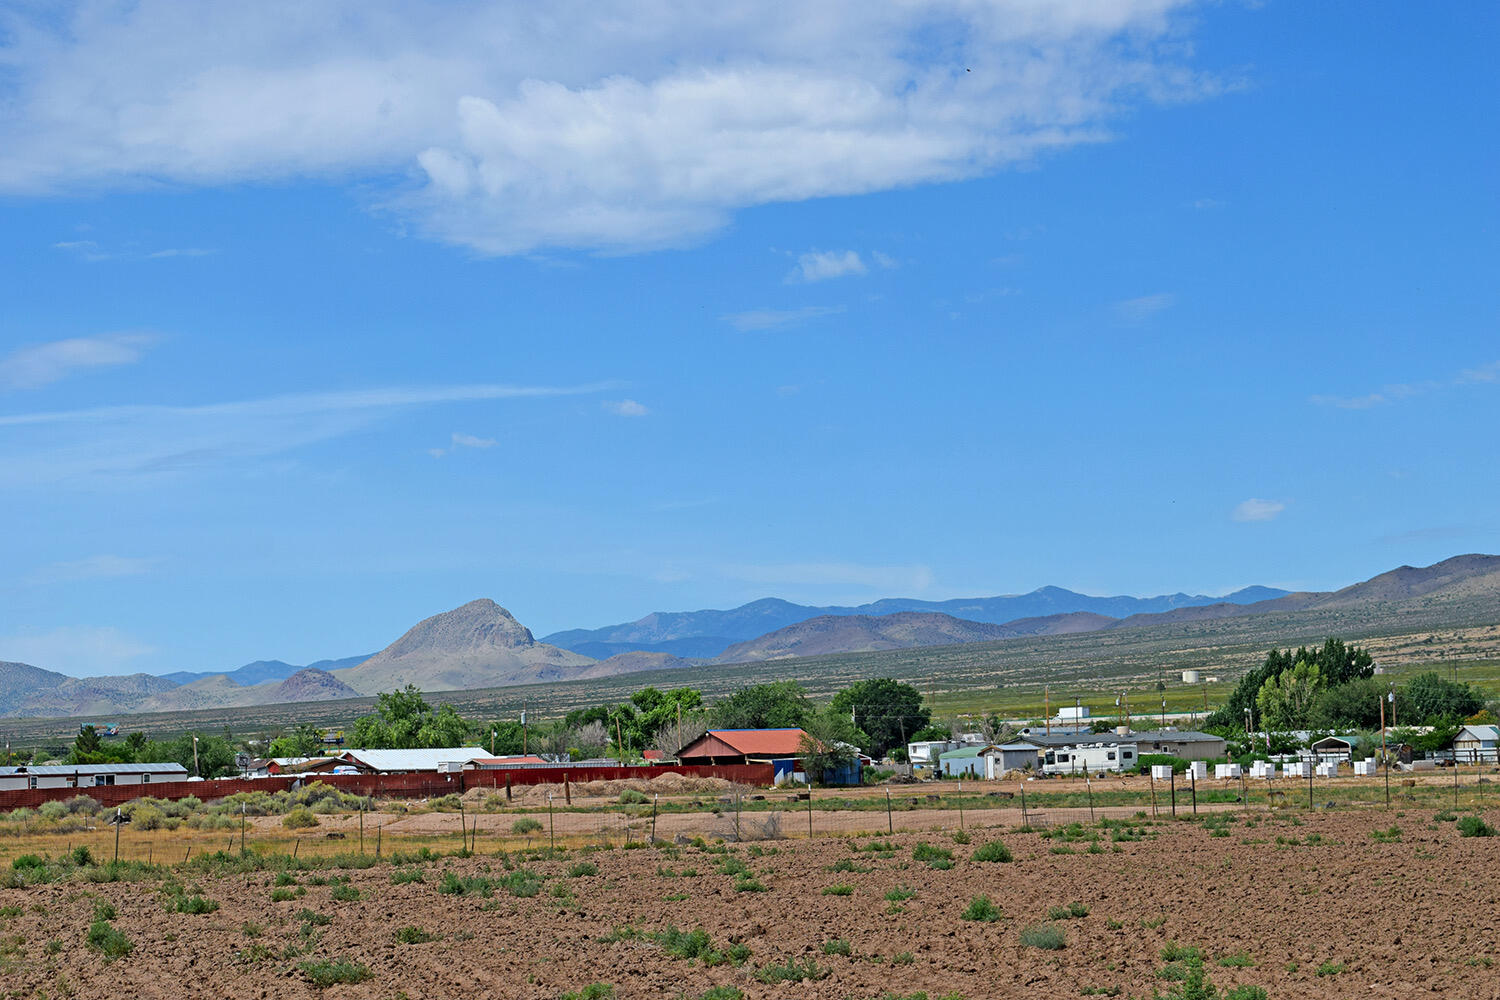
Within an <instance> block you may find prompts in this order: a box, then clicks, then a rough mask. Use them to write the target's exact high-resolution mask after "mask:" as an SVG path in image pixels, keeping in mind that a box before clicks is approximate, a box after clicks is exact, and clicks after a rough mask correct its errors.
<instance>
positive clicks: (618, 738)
mask: <svg viewBox="0 0 1500 1000" xmlns="http://www.w3.org/2000/svg"><path fill="white" fill-rule="evenodd" d="M615 742H616V743H618V744H619V745H620V766H621V767H624V766H625V736H624V734H623V733H621V731H620V717H619V716H618V715H616V716H615Z"/></svg>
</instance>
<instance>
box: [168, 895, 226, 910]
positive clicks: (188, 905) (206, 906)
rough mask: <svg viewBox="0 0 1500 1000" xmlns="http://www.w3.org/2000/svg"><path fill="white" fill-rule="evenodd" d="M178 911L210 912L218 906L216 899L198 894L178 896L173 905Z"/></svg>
mask: <svg viewBox="0 0 1500 1000" xmlns="http://www.w3.org/2000/svg"><path fill="white" fill-rule="evenodd" d="M173 908H174V909H175V910H176V911H177V912H178V913H212V912H214V911H215V910H217V909H218V908H219V904H218V901H217V900H213V899H205V898H204V897H202V896H199V895H196V894H195V895H192V896H178V897H177V901H176V904H175V905H174V907H173Z"/></svg>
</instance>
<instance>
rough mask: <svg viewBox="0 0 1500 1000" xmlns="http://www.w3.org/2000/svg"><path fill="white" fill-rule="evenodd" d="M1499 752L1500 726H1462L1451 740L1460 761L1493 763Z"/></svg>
mask: <svg viewBox="0 0 1500 1000" xmlns="http://www.w3.org/2000/svg"><path fill="white" fill-rule="evenodd" d="M1497 751H1500V726H1464V727H1463V729H1461V730H1459V733H1458V736H1456V737H1454V740H1453V755H1454V757H1455V759H1457V760H1460V761H1493V760H1495V755H1496V753H1497Z"/></svg>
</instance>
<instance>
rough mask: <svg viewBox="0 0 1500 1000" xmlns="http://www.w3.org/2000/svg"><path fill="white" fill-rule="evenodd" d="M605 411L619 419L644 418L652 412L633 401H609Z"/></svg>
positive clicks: (605, 404)
mask: <svg viewBox="0 0 1500 1000" xmlns="http://www.w3.org/2000/svg"><path fill="white" fill-rule="evenodd" d="M603 406H604V409H605V410H607V411H608V412H610V413H613V414H614V415H615V416H617V417H644V416H645V415H646V414H648V413H650V412H651V411H650V410H649V409H647V408H646V407H645V406H643V405H642V404H640V403H637V402H636V401H635V400H633V399H618V400H615V399H607V400H605V401H604V403H603Z"/></svg>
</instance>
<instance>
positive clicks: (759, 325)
mask: <svg viewBox="0 0 1500 1000" xmlns="http://www.w3.org/2000/svg"><path fill="white" fill-rule="evenodd" d="M843 311H844V307H843V306H803V307H802V308H801V309H751V310H749V311H748V312H740V313H730V314H729V315H727V316H725V317H723V319H724V321H725V322H726V323H728V324H729V325H730V326H732V327H734V328H735V329H736V330H742V331H750V330H774V329H776V328H778V327H784V326H796V325H797V324H799V323H805V322H806V321H807V320H810V319H817V318H818V317H820V316H834V315H837V314H838V313H841V312H843Z"/></svg>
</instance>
